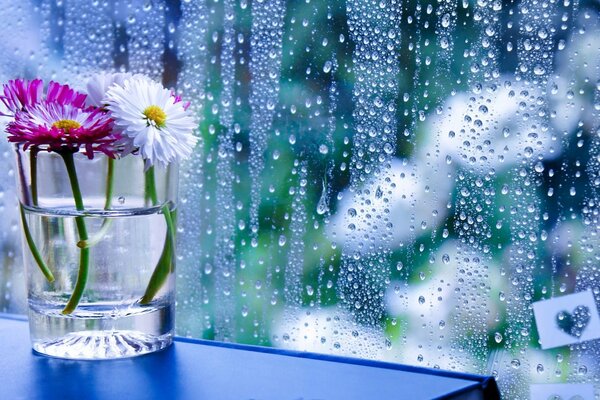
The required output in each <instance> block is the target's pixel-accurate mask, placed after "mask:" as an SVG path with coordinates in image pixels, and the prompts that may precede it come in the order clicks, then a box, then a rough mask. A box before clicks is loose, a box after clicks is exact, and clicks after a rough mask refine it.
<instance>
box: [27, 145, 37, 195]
mask: <svg viewBox="0 0 600 400" xmlns="http://www.w3.org/2000/svg"><path fill="white" fill-rule="evenodd" d="M37 153H38V149H37V148H35V147H32V148H31V150H30V152H29V169H30V172H31V202H32V203H33V205H34V206H37V205H38V190H37V189H38V187H37Z"/></svg>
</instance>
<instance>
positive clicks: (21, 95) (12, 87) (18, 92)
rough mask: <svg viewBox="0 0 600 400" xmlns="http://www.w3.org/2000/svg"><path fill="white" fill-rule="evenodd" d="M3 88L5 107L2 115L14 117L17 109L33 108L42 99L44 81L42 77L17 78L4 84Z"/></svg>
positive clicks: (2, 99)
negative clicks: (32, 78) (30, 79)
mask: <svg viewBox="0 0 600 400" xmlns="http://www.w3.org/2000/svg"><path fill="white" fill-rule="evenodd" d="M2 89H3V90H2V94H0V100H1V101H2V103H3V106H4V107H3V108H4V109H3V110H1V111H0V115H3V116H6V117H12V116H14V115H15V114H16V112H17V111H21V110H23V109H27V108H31V107H33V106H34V105H36V104H37V103H39V102H40V101H41V100H42V96H43V90H44V82H43V81H42V80H41V79H34V80H32V81H29V80H25V79H15V80H12V81H8V83H5V84H3V85H2Z"/></svg>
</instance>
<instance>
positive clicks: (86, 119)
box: [6, 85, 119, 158]
mask: <svg viewBox="0 0 600 400" xmlns="http://www.w3.org/2000/svg"><path fill="white" fill-rule="evenodd" d="M59 86H60V85H59ZM66 88H67V89H65V86H62V87H58V86H55V87H54V88H53V90H54V91H53V92H52V97H51V98H52V99H53V100H54V101H55V102H48V101H45V102H42V103H39V104H38V105H36V106H35V107H33V108H31V109H29V110H27V112H17V114H16V115H15V120H14V121H13V122H11V123H10V124H8V127H7V129H6V130H7V132H8V133H9V136H8V140H9V141H10V142H13V143H20V144H23V146H24V149H25V150H26V149H27V148H29V147H30V146H35V147H37V148H40V149H42V150H48V151H56V152H61V151H72V152H76V151H79V150H80V149H82V148H83V152H84V153H85V154H86V155H87V156H88V158H93V157H94V151H101V152H103V153H104V154H106V155H107V156H109V157H113V158H114V157H115V156H116V149H115V142H116V141H117V139H119V137H118V136H117V135H114V134H113V133H112V125H113V122H112V119H111V118H110V117H109V115H108V114H107V113H106V112H104V111H103V110H101V109H99V108H95V109H94V108H88V109H83V108H80V107H78V106H77V105H79V104H83V103H84V102H85V96H84V97H83V99H82V98H81V97H79V96H78V94H77V92H70V91H69V90H70V89H68V87H66ZM74 93H75V94H74ZM71 101H72V103H70V102H71ZM63 102H64V103H65V104H62V103H63Z"/></svg>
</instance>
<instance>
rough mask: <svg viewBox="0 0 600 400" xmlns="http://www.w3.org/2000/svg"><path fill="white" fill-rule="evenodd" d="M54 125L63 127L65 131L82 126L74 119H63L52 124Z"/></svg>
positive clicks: (59, 127)
mask: <svg viewBox="0 0 600 400" xmlns="http://www.w3.org/2000/svg"><path fill="white" fill-rule="evenodd" d="M52 126H53V127H55V128H58V129H63V130H64V131H65V133H69V131H70V130H71V129H77V128H81V124H80V123H79V122H77V121H73V120H72V119H61V120H58V121H56V122H55V123H53V124H52Z"/></svg>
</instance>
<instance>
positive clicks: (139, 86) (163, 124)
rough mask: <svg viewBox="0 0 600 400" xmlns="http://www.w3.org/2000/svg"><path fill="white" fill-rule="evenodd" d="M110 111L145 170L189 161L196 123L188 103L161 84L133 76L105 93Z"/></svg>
mask: <svg viewBox="0 0 600 400" xmlns="http://www.w3.org/2000/svg"><path fill="white" fill-rule="evenodd" d="M106 102H107V104H108V106H107V109H108V110H109V111H110V112H111V113H112V117H113V119H114V120H115V126H116V128H117V129H120V130H121V131H122V134H123V136H124V138H125V139H126V140H127V139H129V142H130V145H131V146H133V147H135V148H139V150H140V153H141V155H142V157H143V158H144V160H145V162H146V168H149V167H150V166H152V165H155V164H158V165H161V166H163V167H164V166H166V165H167V164H169V163H170V162H172V161H180V160H182V159H185V158H188V157H189V156H190V155H191V154H192V150H193V148H194V146H195V145H196V142H197V140H198V139H197V138H196V137H195V136H194V135H193V134H192V131H193V130H194V128H196V122H195V120H194V118H193V116H192V114H191V112H189V111H187V110H186V107H185V104H184V103H183V102H181V101H180V100H179V99H178V98H176V97H175V96H173V94H172V93H171V91H170V90H168V89H165V88H164V87H163V86H162V85H161V84H160V83H157V82H154V81H151V80H149V79H148V78H145V77H139V76H137V75H136V76H133V77H131V78H130V79H127V80H125V81H124V82H123V85H122V86H119V85H113V86H111V87H110V88H109V89H108V92H107V93H106Z"/></svg>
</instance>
